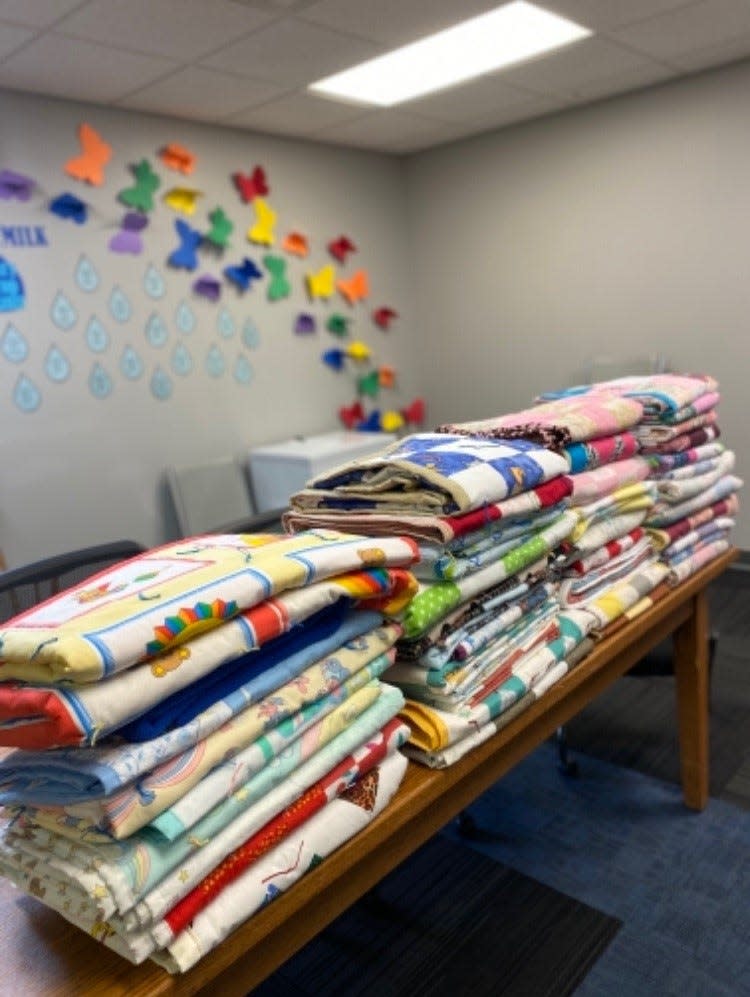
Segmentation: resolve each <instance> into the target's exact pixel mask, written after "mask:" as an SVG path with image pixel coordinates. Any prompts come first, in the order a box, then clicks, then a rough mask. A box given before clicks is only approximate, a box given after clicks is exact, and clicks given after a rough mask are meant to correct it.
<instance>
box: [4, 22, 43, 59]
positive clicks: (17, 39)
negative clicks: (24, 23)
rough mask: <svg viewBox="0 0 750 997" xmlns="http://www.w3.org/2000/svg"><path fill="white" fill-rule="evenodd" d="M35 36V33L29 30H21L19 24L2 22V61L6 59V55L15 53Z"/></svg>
mask: <svg viewBox="0 0 750 997" xmlns="http://www.w3.org/2000/svg"><path fill="white" fill-rule="evenodd" d="M34 35H35V32H34V31H29V29H28V28H20V27H19V26H18V25H17V24H8V23H7V22H6V21H0V59H4V58H5V56H6V55H10V54H11V52H15V50H16V49H17V48H20V47H21V45H25V44H26V42H28V41H31V39H32V38H33V37H34Z"/></svg>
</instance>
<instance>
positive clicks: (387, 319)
mask: <svg viewBox="0 0 750 997" xmlns="http://www.w3.org/2000/svg"><path fill="white" fill-rule="evenodd" d="M372 317H373V321H374V322H375V325H379V326H380V328H381V329H389V328H390V325H391V322H392V321H393V319H395V318H398V312H397V311H394V310H393V308H388V307H385V308H376V309H375V311H374V312H373V313H372Z"/></svg>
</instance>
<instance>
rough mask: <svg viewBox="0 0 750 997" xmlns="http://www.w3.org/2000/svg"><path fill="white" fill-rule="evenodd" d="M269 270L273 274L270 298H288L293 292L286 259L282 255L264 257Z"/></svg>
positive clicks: (269, 289) (276, 299)
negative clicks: (287, 274)
mask: <svg viewBox="0 0 750 997" xmlns="http://www.w3.org/2000/svg"><path fill="white" fill-rule="evenodd" d="M263 262H264V263H265V265H266V268H267V270H268V272H269V273H270V275H271V283H270V284H269V285H268V300H269V301H278V300H279V299H280V298H288V297H289V295H290V294H291V293H292V285H291V284H290V283H289V281H288V280H287V277H286V260H285V259H283V258H282V257H281V256H271V255H270V254H269V255H268V256H264V257H263Z"/></svg>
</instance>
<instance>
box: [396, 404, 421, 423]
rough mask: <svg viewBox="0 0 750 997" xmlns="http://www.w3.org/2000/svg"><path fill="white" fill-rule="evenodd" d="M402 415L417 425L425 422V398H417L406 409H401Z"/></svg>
mask: <svg viewBox="0 0 750 997" xmlns="http://www.w3.org/2000/svg"><path fill="white" fill-rule="evenodd" d="M401 415H403V417H404V419H406V421H407V422H411V423H415V424H417V425H418V424H420V423H422V422H424V417H425V404H424V399H422V398H415V399H414V401H413V402H412V403H411V405H408V406H407V407H406V408H405V409H401Z"/></svg>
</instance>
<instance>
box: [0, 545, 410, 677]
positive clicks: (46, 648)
mask: <svg viewBox="0 0 750 997" xmlns="http://www.w3.org/2000/svg"><path fill="white" fill-rule="evenodd" d="M381 540H382V543H381V542H380V541H381ZM416 557H417V551H416V547H415V546H414V544H413V543H412V541H410V540H408V539H406V538H395V537H392V538H387V537H383V538H378V541H374V540H372V539H367V540H363V538H362V537H357V536H351V535H347V534H342V533H339V532H336V531H328V530H317V531H315V532H312V531H311V532H307V533H301V534H298V535H297V536H294V537H283V538H282V537H271V538H269V537H261V536H254V535H237V536H235V535H226V536H211V537H196V538H194V539H192V540H183V541H181V542H180V543H175V544H170V545H167V546H165V547H160V548H157V549H156V550H152V551H149V552H147V553H145V554H142V555H140V556H139V557H135V558H132V559H131V560H129V561H126V562H124V563H123V564H120V565H117V566H115V567H114V568H110V569H108V570H107V571H104V572H101V573H100V574H99V575H96V576H95V577H94V578H92V579H88V580H87V581H85V582H82V583H81V584H80V585H77V586H75V587H74V588H71V589H68V590H67V591H66V592H62V593H60V595H57V596H53V598H51V599H48V600H47V601H46V602H44V603H41V604H40V605H39V606H36V607H34V608H33V609H31V610H29V611H28V612H26V613H23V614H21V615H20V616H17V617H15V618H14V619H13V620H11V621H9V622H8V623H7V624H4V625H3V626H2V628H0V641H2V644H1V645H0V648H1V653H2V662H1V665H0V667H1V670H2V675H3V678H4V679H22V680H23V681H27V682H39V683H44V684H47V683H50V682H57V681H60V680H65V681H68V682H90V681H97V680H99V679H101V678H103V677H105V676H109V675H112V674H113V673H115V672H118V671H121V670H122V669H125V668H130V667H131V666H132V665H134V664H137V663H140V662H142V661H144V660H147V659H150V658H155V657H156V656H157V655H159V654H163V653H164V652H167V651H171V650H174V649H175V648H176V647H178V646H179V645H181V644H184V643H185V642H186V641H188V640H190V639H192V638H193V637H196V636H198V635H199V634H202V633H204V632H205V631H207V630H210V629H213V628H214V627H217V626H220V625H221V624H223V623H225V621H226V620H228V619H231V618H233V617H235V616H237V615H238V614H239V613H240V612H241V611H242V610H243V609H246V608H249V607H250V606H254V605H257V604H258V603H260V602H262V601H263V600H265V599H269V598H271V597H272V596H274V595H277V594H278V593H280V592H283V591H285V590H287V589H293V588H299V587H301V586H304V585H310V584H311V583H312V582H314V581H316V580H320V579H324V578H329V577H331V576H334V575H340V574H343V573H345V572H347V571H356V570H359V569H361V568H363V567H370V566H377V567H387V566H392V567H405V566H408V565H409V564H411V563H412V562H413V561H414V560H415V559H416Z"/></svg>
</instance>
